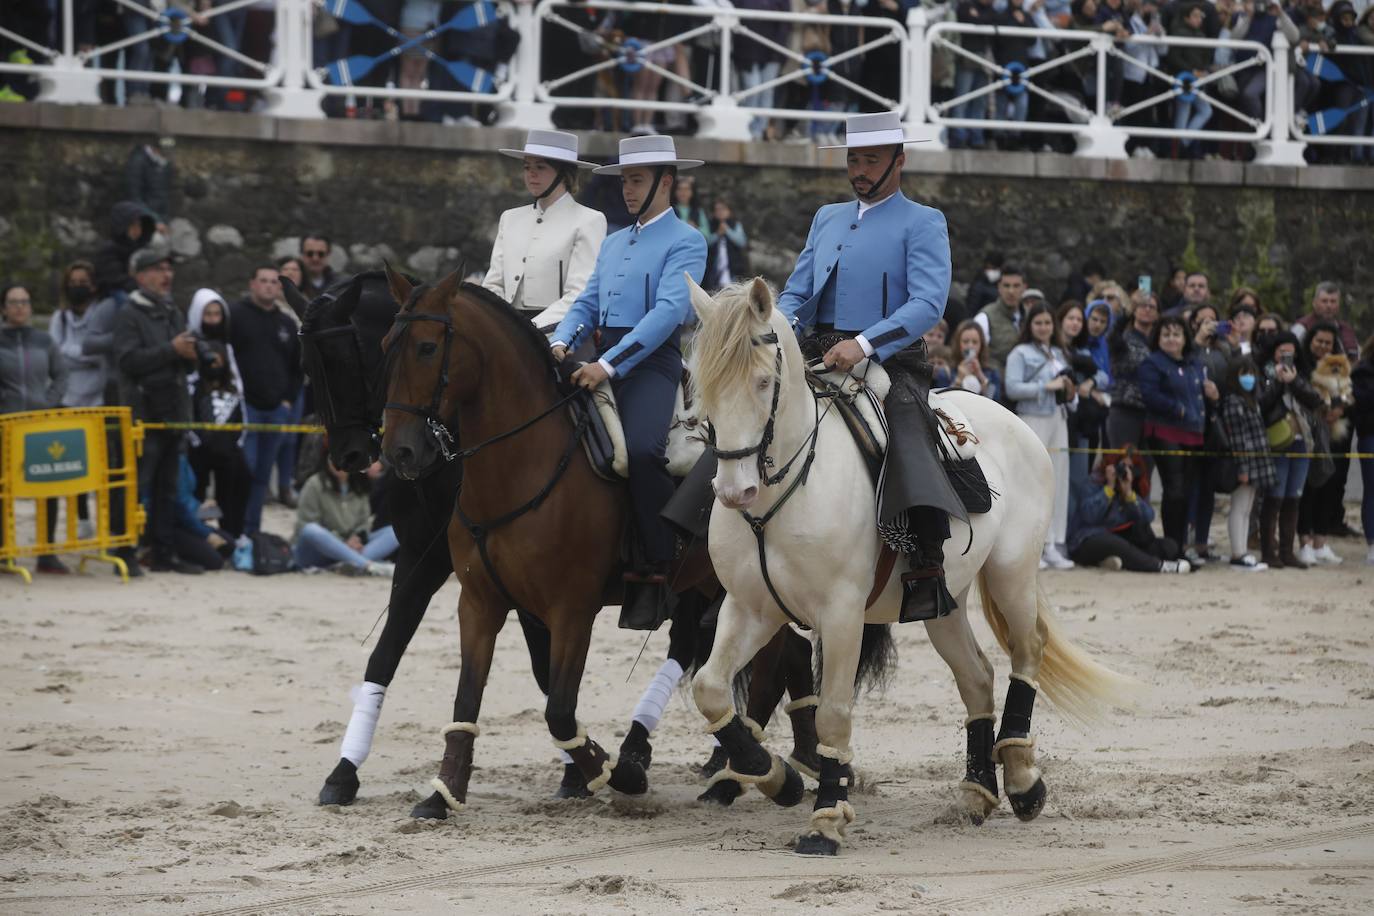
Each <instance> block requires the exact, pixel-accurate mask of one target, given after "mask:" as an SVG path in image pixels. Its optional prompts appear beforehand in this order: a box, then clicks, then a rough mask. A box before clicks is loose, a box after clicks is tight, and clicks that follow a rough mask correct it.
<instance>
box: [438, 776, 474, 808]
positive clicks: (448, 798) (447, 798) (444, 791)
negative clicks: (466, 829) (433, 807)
mask: <svg viewBox="0 0 1374 916" xmlns="http://www.w3.org/2000/svg"><path fill="white" fill-rule="evenodd" d="M429 785H430V788H432V789H433V790H434V791H435V792H438V793H439V795H440V796H441V797H442V798H443V799H444V804H446V805H448V809H449V810H450V811H462V810H463V809H464V808H466V807H467V805H465V804H463V803H462V802H460V801H459V800H458V799H456V798H454V797H453V793H452V792H450V791H449V790H448V786H446V785H444V781H443V780H442V779H439V778H438V777H437V776H436V777H435V778H434V779H431V780H430V781H429Z"/></svg>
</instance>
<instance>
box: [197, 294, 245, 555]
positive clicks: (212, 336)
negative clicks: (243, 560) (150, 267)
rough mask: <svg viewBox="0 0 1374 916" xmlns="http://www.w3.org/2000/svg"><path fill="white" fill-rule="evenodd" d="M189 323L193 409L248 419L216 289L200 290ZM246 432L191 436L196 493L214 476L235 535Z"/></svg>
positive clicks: (223, 419)
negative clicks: (193, 365) (193, 360)
mask: <svg viewBox="0 0 1374 916" xmlns="http://www.w3.org/2000/svg"><path fill="white" fill-rule="evenodd" d="M186 325H187V328H188V330H190V331H191V333H193V334H196V335H197V336H198V340H197V341H196V368H195V371H194V372H192V373H191V374H190V375H188V376H187V378H186V384H187V385H188V386H189V388H190V392H191V413H192V416H193V417H194V418H195V421H196V422H197V423H208V424H213V425H215V426H220V425H224V424H231V423H242V422H243V379H241V378H240V377H239V368H238V363H237V361H236V360H235V358H234V347H233V344H231V343H229V307H228V306H227V305H226V304H225V302H224V299H223V297H221V296H220V295H219V293H217V292H215V291H214V290H212V289H201V290H197V291H196V294H195V296H193V297H192V298H191V308H190V309H189V310H188V311H187V313H186ZM244 439H245V433H244V432H243V431H242V430H238V429H232V430H231V429H225V430H213V429H212V430H206V429H199V430H194V431H192V432H191V434H190V435H189V436H188V442H189V444H190V465H191V467H192V468H193V469H194V471H195V475H196V487H195V489H194V491H193V492H194V493H195V496H196V498H197V499H198V500H202V501H203V500H204V499H205V495H206V491H207V486H208V484H209V483H210V482H211V480H212V479H213V481H214V486H215V504H216V505H217V506H218V507H219V510H220V512H221V513H222V516H221V518H220V527H221V528H223V529H224V530H225V531H226V532H228V534H229V535H230V536H231V537H232V538H233V539H235V540H237V539H238V537H239V535H241V534H243V528H244V518H245V516H246V514H247V511H248V494H249V491H250V490H251V488H252V485H253V474H252V471H250V470H249V468H248V460H247V458H245V457H244V453H243V443H244Z"/></svg>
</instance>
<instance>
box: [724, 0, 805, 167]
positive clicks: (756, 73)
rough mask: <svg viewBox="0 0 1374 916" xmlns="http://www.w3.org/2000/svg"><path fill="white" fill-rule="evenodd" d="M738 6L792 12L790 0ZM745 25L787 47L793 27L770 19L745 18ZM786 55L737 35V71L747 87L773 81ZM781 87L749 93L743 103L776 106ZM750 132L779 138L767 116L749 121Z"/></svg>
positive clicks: (740, 1)
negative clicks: (775, 97)
mask: <svg viewBox="0 0 1374 916" xmlns="http://www.w3.org/2000/svg"><path fill="white" fill-rule="evenodd" d="M735 7H736V8H737V9H742V10H763V11H769V12H775V13H789V12H791V11H792V3H791V0H735ZM743 22H744V25H745V27H746V28H748V29H749V31H751V32H756V33H758V34H759V35H761V36H763V37H764V38H767V39H769V40H771V41H772V42H773V43H774V44H775V45H780V46H782V47H784V48H785V47H787V42H788V38H789V37H790V35H791V32H792V26H791V24H790V23H787V22H779V21H777V20H771V19H745V20H744V21H743ZM783 60H784V58H783V56H782V55H781V54H779V53H778V52H777V51H775V50H773V48H770V47H768V46H767V45H762V44H760V43H759V42H757V41H754V40H753V39H751V38H749V37H748V36H746V35H737V37H736V38H735V44H734V63H735V73H736V76H737V79H738V80H739V82H740V86H741V87H742V88H744V89H752V88H753V87H754V86H758V85H761V84H763V83H768V82H772V81H773V80H775V79H777V78H778V74H779V73H781V72H782V65H783ZM777 91H778V87H776V86H774V87H773V88H771V89H764V90H763V91H761V92H756V93H753V94H752V95H746V96H744V97H743V98H741V99H740V104H741V105H745V106H748V107H750V108H774V107H777V106H776V105H775V104H774V95H775V94H776V93H777ZM749 133H750V135H751V136H752V137H753V138H754V139H755V140H765V139H767V140H776V139H777V138H778V131H777V128H775V127H773V126H771V125H770V124H769V120H768V118H765V117H762V116H760V117H755V118H754V119H753V120H751V121H750V122H749Z"/></svg>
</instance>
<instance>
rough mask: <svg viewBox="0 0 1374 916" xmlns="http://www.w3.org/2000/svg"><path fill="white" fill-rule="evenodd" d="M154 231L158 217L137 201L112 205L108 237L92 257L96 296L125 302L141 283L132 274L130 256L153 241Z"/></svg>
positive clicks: (126, 201)
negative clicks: (130, 273) (111, 297)
mask: <svg viewBox="0 0 1374 916" xmlns="http://www.w3.org/2000/svg"><path fill="white" fill-rule="evenodd" d="M155 232H157V218H156V217H154V216H153V214H152V213H151V212H150V211H149V210H148V208H147V207H145V206H144V205H143V204H141V203H139V202H138V201H134V200H124V201H120V202H119V203H117V204H115V205H114V207H113V208H111V210H110V238H109V241H107V242H106V243H105V244H104V245H102V246H101V247H100V250H99V251H97V252H96V254H95V257H94V258H93V259H92V260H93V262H94V263H95V294H96V298H97V299H105V298H106V297H109V296H114V297H115V298H116V299H117V300H119V301H121V302H122V301H123V299H124V298H125V296H126V295H127V294H128V293H132V292H133V291H134V290H136V289H138V283H137V282H135V281H134V278H133V277H131V276H129V259H130V258H131V257H133V254H134V252H135V251H137V250H138V249H140V248H142V247H144V246H145V245H147V244H148V243H149V242H151V241H152V239H153V234H154V233H155Z"/></svg>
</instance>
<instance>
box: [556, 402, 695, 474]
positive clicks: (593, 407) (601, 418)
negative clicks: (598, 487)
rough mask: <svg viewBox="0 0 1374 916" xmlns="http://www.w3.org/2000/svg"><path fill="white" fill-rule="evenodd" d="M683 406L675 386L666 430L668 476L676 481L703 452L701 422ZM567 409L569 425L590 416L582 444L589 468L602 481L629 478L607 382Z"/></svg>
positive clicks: (622, 432)
mask: <svg viewBox="0 0 1374 916" xmlns="http://www.w3.org/2000/svg"><path fill="white" fill-rule="evenodd" d="M685 384H686V378H685V376H684V379H683V385H685ZM683 404H684V396H683V386H682V385H679V386H678V390H677V400H676V402H675V403H674V405H673V424H672V427H671V428H670V429H669V430H668V473H669V474H671V475H672V476H673V477H675V478H678V479H681V478H683V477H686V476H687V475H688V473H690V472H691V470H692V468H693V466H695V465H696V463H697V459H699V458H700V457H701V455H702V453H703V452H704V451H705V449H706V435H705V432H704V430H703V427H702V421H701V419H700V418H699V417H697V416H696V414H695V412H694V411H693V410H692V409H690V408H688V407H684V406H683ZM571 409H572V411H573V422H577V420H578V418H579V417H580V416H582V415H583V414H584V413H590V414H591V419H590V422H589V423H588V424H587V433H586V435H584V436H583V437H582V444H583V447H584V448H585V449H586V451H587V460H589V461H590V462H591V464H592V469H593V470H595V471H596V473H597V475H598V476H600V477H603V478H605V479H606V480H625V479H627V478H628V477H629V476H630V458H629V451H628V450H627V449H626V447H625V428H624V427H623V426H622V425H621V423H620V411H619V409H618V408H617V407H616V403H615V392H614V391H613V390H612V389H611V383H610V382H609V381H606V382H602V383H601V384H600V385H599V386H598V387H597V389H596V391H594V392H588V393H586V394H585V395H584V396H583V397H579V398H576V399H574V400H573V402H572V404H571Z"/></svg>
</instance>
